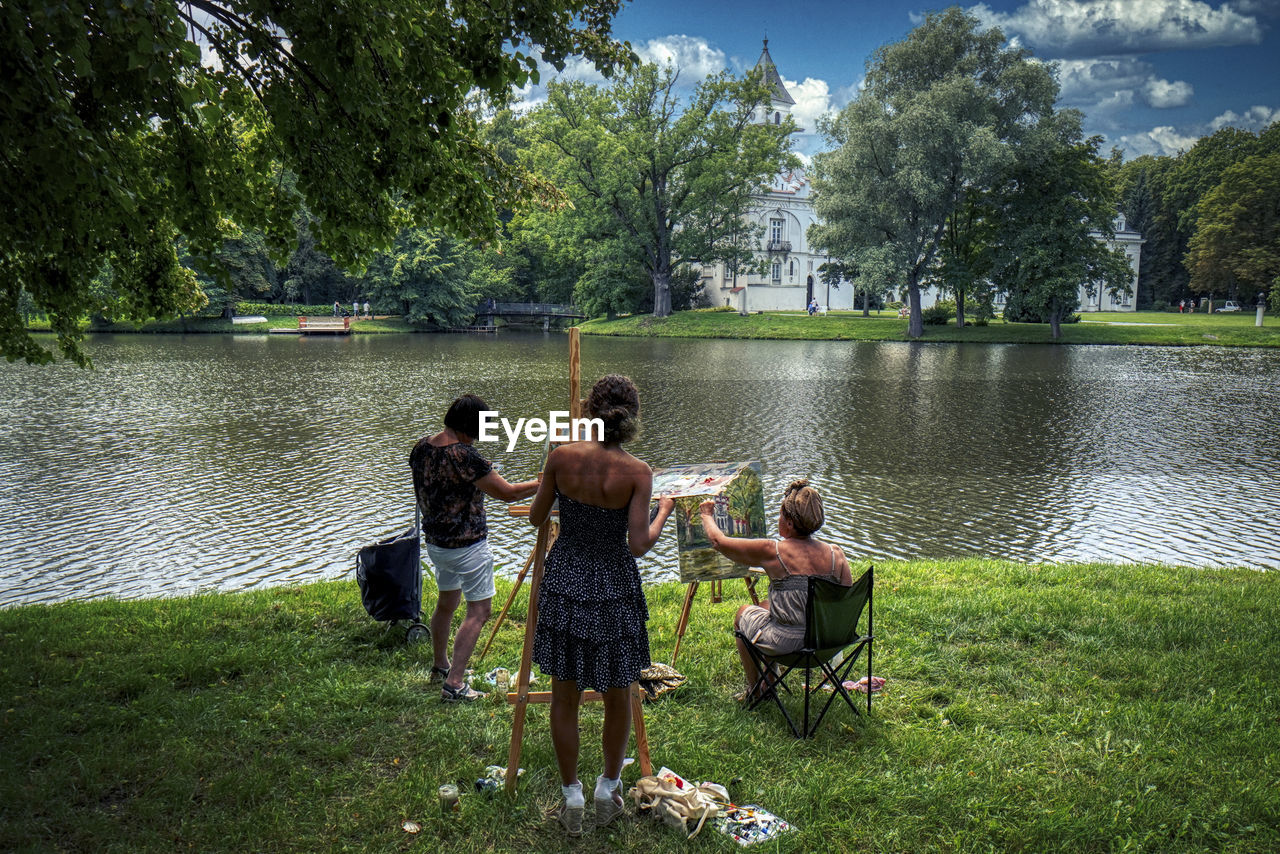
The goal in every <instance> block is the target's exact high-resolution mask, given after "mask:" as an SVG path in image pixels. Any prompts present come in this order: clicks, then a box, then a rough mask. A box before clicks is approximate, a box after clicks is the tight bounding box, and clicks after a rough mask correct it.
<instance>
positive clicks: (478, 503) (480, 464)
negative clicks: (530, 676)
mask: <svg viewBox="0 0 1280 854" xmlns="http://www.w3.org/2000/svg"><path fill="white" fill-rule="evenodd" d="M488 409H489V405H488V404H487V403H485V402H484V401H483V400H481V399H480V398H479V397H476V396H475V395H474V394H464V395H463V396H462V397H459V398H458V399H457V400H455V401H454V402H453V404H452V405H451V406H450V407H449V411H448V412H447V413H445V416H444V429H443V430H441V431H440V432H439V433H436V434H435V435H433V436H423V437H422V438H421V439H419V440H418V443H417V444H416V445H414V446H413V451H412V452H411V453H410V454H409V468H410V469H412V470H413V490H414V494H415V496H416V497H417V501H418V507H419V508H420V509H421V511H422V538H423V540H425V541H426V544H427V557H428V559H429V560H430V561H431V565H432V566H433V567H435V570H436V581H437V582H438V588H439V591H440V595H439V598H437V599H436V609H435V612H434V613H432V615H431V645H432V648H433V653H434V657H435V660H434V663H433V664H432V667H431V677H432V679H435V678H436V677H437V676H438V677H441V678H442V679H443V680H444V682H443V684H442V685H441V688H440V698H441V699H442V700H444V701H445V702H447V703H452V702H459V701H470V700H477V699H479V698H481V697H483V696H484V694H483V693H481V692H479V691H476V690H475V689H473V688H472V687H471V686H470V685H467V684H466V683H465V682H464V680H463V676H464V675H465V674H466V672H467V662H468V661H469V660H470V658H471V653H472V651H473V650H474V649H475V646H476V641H477V640H478V639H479V637H480V631H481V629H483V628H484V624H485V621H486V620H488V619H489V611H490V606H491V605H492V602H493V594H494V586H493V555H492V554H491V553H490V551H489V540H488V536H489V527H488V523H487V522H486V520H485V515H484V496H486V495H490V496H492V497H494V498H496V499H498V500H499V501H507V502H511V501H518V500H520V499H521V498H528V497H529V496H531V495H533V494H534V493H535V492H537V491H538V481H536V480H530V481H525V482H524V483H508V482H507V481H506V479H504V478H503V477H502V475H500V474H498V473H497V472H496V471H494V470H493V466H491V465H490V464H489V461H488V460H486V459H485V458H484V457H482V456H480V453H479V452H478V451H477V450H476V449H475V448H474V447H473V443H474V442H475V440H476V437H477V436H478V435H479V433H480V413H481V412H483V411H486V410H488ZM464 597H465V598H466V600H467V610H466V614H465V615H464V616H463V618H462V624H461V625H460V626H458V634H457V636H456V637H454V639H453V656H452V658H450V656H449V628H450V626H451V625H452V624H453V614H454V612H455V611H457V609H458V605H459V604H460V603H461V601H462V599H463V598H464Z"/></svg>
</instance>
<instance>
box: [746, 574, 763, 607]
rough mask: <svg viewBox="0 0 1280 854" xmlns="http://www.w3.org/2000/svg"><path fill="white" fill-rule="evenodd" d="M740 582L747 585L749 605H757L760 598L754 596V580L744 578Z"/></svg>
mask: <svg viewBox="0 0 1280 854" xmlns="http://www.w3.org/2000/svg"><path fill="white" fill-rule="evenodd" d="M742 580H743V582H744V583H745V584H746V585H747V592H748V593H750V594H751V604H752V605H759V604H760V597H759V596H757V595H756V580H755V579H754V578H744V579H742Z"/></svg>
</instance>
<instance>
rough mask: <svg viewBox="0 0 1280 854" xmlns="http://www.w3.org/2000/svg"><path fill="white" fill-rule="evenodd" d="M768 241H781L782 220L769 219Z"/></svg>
mask: <svg viewBox="0 0 1280 854" xmlns="http://www.w3.org/2000/svg"><path fill="white" fill-rule="evenodd" d="M769 242H770V243H780V242H782V220H780V219H771V220H769Z"/></svg>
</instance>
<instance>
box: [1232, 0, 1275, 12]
mask: <svg viewBox="0 0 1280 854" xmlns="http://www.w3.org/2000/svg"><path fill="white" fill-rule="evenodd" d="M1223 7H1224V8H1229V9H1232V10H1234V11H1236V12H1240V13H1241V14H1244V15H1280V0H1233V2H1231V3H1225V4H1223Z"/></svg>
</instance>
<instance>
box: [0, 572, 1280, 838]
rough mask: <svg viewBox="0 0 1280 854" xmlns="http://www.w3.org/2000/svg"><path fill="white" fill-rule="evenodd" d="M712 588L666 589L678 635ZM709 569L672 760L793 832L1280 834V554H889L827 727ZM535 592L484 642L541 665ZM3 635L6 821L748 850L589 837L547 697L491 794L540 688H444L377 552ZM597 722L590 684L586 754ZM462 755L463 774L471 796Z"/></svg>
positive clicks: (67, 834) (154, 830)
mask: <svg viewBox="0 0 1280 854" xmlns="http://www.w3.org/2000/svg"><path fill="white" fill-rule="evenodd" d="M425 583H426V588H427V589H426V590H424V602H426V603H428V604H429V603H431V602H434V598H435V596H434V592H433V588H432V587H431V581H430V577H429V576H427V580H426V582H425ZM509 591H510V584H509V583H506V582H500V583H499V594H498V599H499V601H505V599H506V596H507V594H508V592H509ZM526 591H527V588H526ZM684 592H685V588H684V587H682V586H680V585H678V584H676V583H663V584H655V585H651V586H648V587H647V593H648V597H649V604H650V611H651V617H650V622H649V627H650V636H651V642H652V646H653V653H654V659H655V660H668V659H669V656H670V652H671V648H672V644H673V640H674V638H673V633H674V627H675V624H676V620H677V617H678V615H679V610H680V604H681V602H682V600H683V596H684ZM705 593H706V590H705V589H704V590H703V591H701V593H700V596H699V598H698V599H697V600H696V602H695V605H694V609H693V614H692V617H691V620H690V625H689V630H688V632H687V633H686V635H685V638H684V641H683V644H682V646H681V657H680V660H679V661H678V662H677V665H678V669H679V670H680V671H681V672H683V673H685V674H686V675H687V676H688V677H689V681H688V683H687V684H686V685H685V686H684V687H682V688H680V689H679V690H677V691H675V692H673V693H671V694H668V695H666V696H664V697H663V698H661V699H660V700H659V701H658V702H656V703H652V704H646V722H647V725H648V733H649V739H650V745H651V749H652V756H653V760H654V762H655V765H667V766H669V767H671V768H672V769H674V770H676V771H678V772H680V773H681V774H683V775H684V776H686V777H688V778H691V779H696V780H712V781H716V782H719V783H721V784H724V785H726V786H727V787H728V788H729V791H730V794H731V796H732V797H733V798H734V799H735V801H737V802H738V803H757V804H760V805H762V806H764V807H766V808H767V809H770V810H772V811H773V812H775V813H777V814H779V815H781V816H782V817H784V818H786V819H787V820H788V821H790V822H792V823H793V824H794V825H795V827H796V831H795V832H794V833H793V834H791V835H790V837H789V838H787V839H785V841H784V842H783V843H781V844H780V845H779V846H778V849H777V850H787V851H818V850H823V851H827V850H833V851H931V850H946V851H987V850H992V849H994V850H1001V851H1029V852H1039V851H1046V850H1069V851H1108V850H1121V849H1123V850H1134V851H1169V850H1212V851H1258V852H1263V851H1275V850H1277V849H1280V823H1278V821H1277V816H1280V671H1278V670H1277V668H1276V664H1275V662H1276V661H1277V660H1280V577H1277V575H1276V574H1275V573H1264V572H1256V571H1252V570H1243V569H1239V570H1216V569H1214V570H1209V569H1188V568H1178V567H1166V566H1133V565H1124V566H1118V565H1107V564H1088V565H1069V566H1057V565H1039V566H1026V565H1021V564H1013V563H1003V562H996V561H985V560H965V561H948V562H935V561H910V562H894V561H885V562H882V563H879V564H878V565H877V578H876V588H875V600H874V601H875V633H876V636H877V642H876V647H875V659H874V660H875V665H876V672H877V673H878V674H880V675H882V676H885V677H886V678H887V679H888V685H887V688H886V690H885V691H884V693H883V694H881V695H877V699H876V701H875V704H874V709H873V711H872V713H871V715H870V716H865V715H864V716H854V715H853V714H851V713H850V712H849V710H848V709H847V708H840V709H837V710H834V711H833V712H832V716H831V717H829V719H828V720H827V721H826V722H824V724H823V727H822V729H821V731H820V732H819V734H818V736H817V737H816V738H814V739H812V740H811V741H807V742H800V741H796V740H794V739H792V738H791V736H790V735H789V733H788V732H787V731H786V729H785V724H784V723H783V721H782V719H781V717H780V716H779V715H778V713H777V712H776V710H774V711H767V710H757V711H753V712H745V711H742V710H740V709H739V708H737V706H736V705H735V704H734V703H733V702H732V701H731V699H730V697H731V695H732V694H733V692H734V691H736V690H739V688H740V686H739V682H738V680H739V670H738V665H737V658H736V655H735V653H734V650H733V645H732V640H731V637H730V634H729V631H728V626H729V624H730V621H731V619H732V615H733V613H734V611H735V610H736V609H737V607H738V606H739V605H741V604H742V603H743V602H744V601H746V593H745V590H743V588H742V587H741V586H740V585H736V584H733V583H730V584H726V585H725V593H726V596H725V601H723V602H721V603H712V602H711V601H710V597H709V596H707V595H705ZM526 601H527V599H526V597H525V595H524V594H523V593H522V595H521V596H520V597H519V599H518V601H517V603H516V604H515V606H513V608H512V612H511V614H510V615H509V616H508V619H507V621H506V623H505V624H504V625H503V627H502V629H501V631H500V632H499V633H498V639H497V641H496V643H495V644H494V648H493V649H492V650H491V651H490V653H489V656H488V658H487V659H486V660H485V661H483V662H476V663H475V667H476V670H477V672H481V673H482V672H484V671H486V670H488V669H490V668H492V667H495V666H498V665H503V666H507V667H509V668H513V669H514V668H515V666H516V664H517V662H518V659H519V654H520V648H521V642H522V638H523V621H524V619H525V610H524V609H525V603H526ZM0 634H2V636H3V644H4V658H3V663H2V664H0V691H2V692H3V694H2V696H3V715H4V725H3V730H2V732H3V737H2V739H0V818H2V819H3V820H2V821H0V850H97V851H129V852H134V851H172V850H175V849H181V850H186V849H188V848H194V849H197V850H204V851H229V852H238V851H330V850H368V851H396V850H428V851H437V850H445V851H520V852H527V851H531V850H533V851H542V850H562V849H566V848H568V847H572V849H573V850H620V851H635V852H644V854H652V852H663V851H672V852H675V851H687V850H690V849H691V848H692V847H694V846H696V847H697V848H698V849H700V850H707V851H711V850H719V851H732V850H737V846H736V845H735V844H734V843H733V842H731V841H730V840H728V839H727V838H726V837H721V836H719V835H718V834H714V833H712V832H710V831H707V830H704V832H703V836H702V837H700V838H699V839H698V840H695V841H694V843H692V844H690V843H687V842H684V841H682V840H681V839H680V838H679V837H678V836H677V835H676V834H675V832H674V831H672V830H671V829H670V828H667V827H665V826H663V825H661V824H658V823H656V822H652V821H649V820H644V821H637V820H635V819H627V820H623V821H621V822H618V823H616V824H614V825H610V826H609V827H607V828H603V829H600V830H594V831H591V830H589V831H588V835H587V836H585V837H584V838H583V839H582V840H581V841H579V842H576V843H573V844H572V845H571V846H570V845H569V844H568V843H566V841H565V840H564V839H563V833H562V831H561V830H560V828H559V826H558V825H556V824H554V823H553V822H549V821H548V820H547V819H546V818H545V817H544V812H545V811H546V810H547V809H548V808H550V807H552V806H554V805H555V804H556V803H557V802H558V800H559V797H560V792H559V785H558V780H557V778H556V773H555V763H554V755H553V753H552V749H551V741H550V737H549V735H548V731H547V710H546V707H545V706H533V707H531V711H530V713H529V722H528V726H527V728H526V731H525V733H526V734H525V744H524V756H523V761H522V763H521V764H522V765H523V767H524V768H526V769H527V771H526V773H525V774H524V775H523V777H522V778H521V786H520V794H519V796H518V798H517V799H516V800H515V802H514V803H512V802H510V801H508V800H507V799H506V798H505V797H503V796H501V795H499V796H497V797H494V798H488V797H486V796H485V795H483V794H479V793H476V792H475V791H474V789H473V783H474V780H475V779H476V778H477V777H480V776H481V775H482V773H483V769H484V768H485V766H487V765H490V764H498V765H505V764H506V755H507V748H508V744H509V739H510V732H511V721H512V711H511V709H510V708H509V707H508V706H507V705H506V704H505V703H504V702H501V701H500V700H498V699H497V698H496V697H490V698H488V699H486V700H483V701H479V702H477V703H475V704H472V705H468V706H450V705H444V704H442V703H441V702H440V700H439V688H438V686H436V685H432V684H429V683H428V678H427V673H428V669H429V667H430V665H431V653H430V648H429V645H417V646H410V645H407V644H406V643H405V642H404V633H403V630H391V631H388V630H387V629H385V628H384V626H382V625H381V624H377V623H374V622H373V621H372V620H370V619H369V617H368V616H367V615H366V614H365V613H364V611H363V609H362V608H361V606H360V603H359V594H358V591H357V590H356V586H355V582H354V581H351V580H342V581H333V582H324V583H317V584H309V585H304V586H298V587H284V588H275V589H266V590H256V591H250V592H244V593H236V594H206V595H199V596H192V597H185V598H177V599H163V600H143V601H110V600H108V601H91V602H77V603H64V604H57V605H48V606H44V605H33V606H20V607H13V608H8V609H5V610H0ZM486 637H487V630H486ZM599 726H600V711H599V705H598V704H594V705H590V704H589V705H587V706H585V707H584V713H583V729H584V738H583V751H582V762H581V769H582V770H581V773H582V779H584V780H591V779H593V778H594V775H595V774H596V773H598V766H599V764H600V752H599ZM637 776H638V769H637V767H636V766H634V765H633V766H631V767H629V768H628V769H627V771H626V773H625V774H624V784H625V785H628V786H629V785H631V784H632V783H633V782H634V781H635V779H636V777H637ZM449 781H453V782H458V783H460V784H461V785H462V788H463V791H464V793H465V794H464V795H463V798H462V808H461V812H460V813H458V814H456V815H451V816H447V817H442V816H441V814H440V808H439V805H438V801H437V797H436V789H437V787H438V786H439V785H440V784H442V783H444V782H449ZM406 821H414V822H417V823H419V824H420V825H421V832H420V833H419V834H417V835H411V834H409V833H407V832H406V831H405V830H404V829H403V825H404V823H405V822H406Z"/></svg>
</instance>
